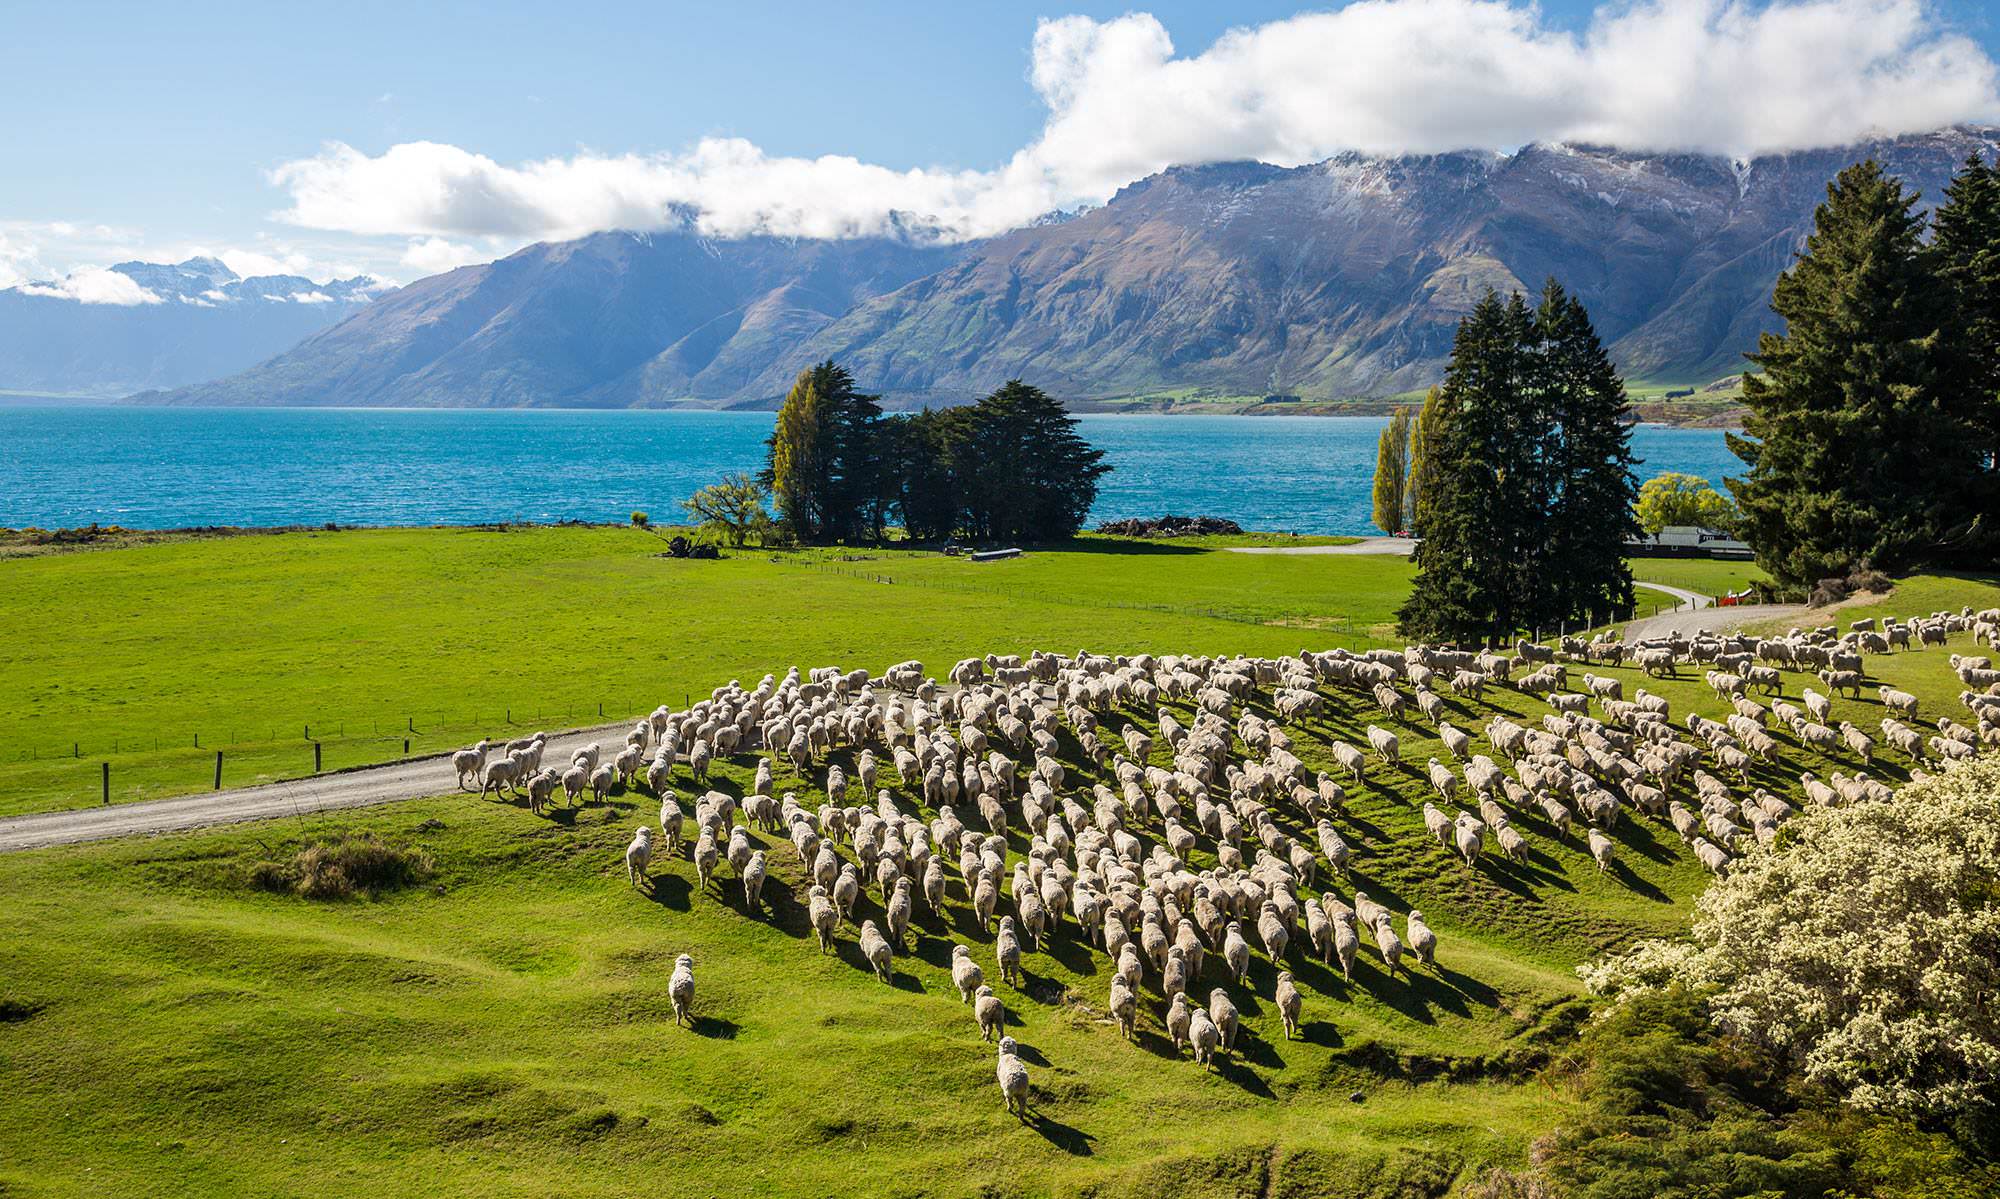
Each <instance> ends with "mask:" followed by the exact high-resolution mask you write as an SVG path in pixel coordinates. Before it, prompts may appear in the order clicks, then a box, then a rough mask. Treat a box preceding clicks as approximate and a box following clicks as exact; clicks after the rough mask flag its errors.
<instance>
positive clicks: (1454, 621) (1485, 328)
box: [1396, 290, 1533, 641]
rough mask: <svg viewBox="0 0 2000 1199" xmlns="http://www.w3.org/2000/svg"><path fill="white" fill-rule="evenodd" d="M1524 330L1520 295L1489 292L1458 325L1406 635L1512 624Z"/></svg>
mask: <svg viewBox="0 0 2000 1199" xmlns="http://www.w3.org/2000/svg"><path fill="white" fill-rule="evenodd" d="M1532 324H1533V322H1532V319H1531V318H1530V317H1529V315H1528V312H1527V307H1526V305H1524V304H1523V303H1522V302H1521V299H1520V297H1519V296H1518V295H1516V296H1515V297H1514V298H1513V300H1512V301H1511V302H1503V301H1502V300H1501V299H1500V297H1499V294H1498V293H1497V292H1494V291H1491V290H1489V291H1488V292H1487V293H1486V295H1485V296H1483V297H1482V298H1481V299H1480V301H1479V303H1478V304H1477V305H1475V306H1474V307H1473V310H1472V312H1471V314H1470V315H1468V316H1467V317H1466V318H1465V320H1464V321H1463V322H1461V323H1460V325H1459V327H1458V334H1457V337H1456V338H1455V340H1454V341H1453V343H1452V351H1451V359H1450V361H1449V363H1448V364H1447V365H1446V367H1445V377H1444V382H1443V384H1441V385H1440V387H1439V389H1438V403H1437V409H1436V413H1435V422H1434V427H1432V428H1430V429H1428V430H1426V438H1425V443H1424V477H1423V480H1422V491H1421V493H1420V494H1419V496H1418V500H1417V503H1418V509H1417V527H1416V529H1415V532H1416V535H1417V537H1418V538H1419V539H1420V540H1419V541H1418V543H1417V549H1416V553H1415V554H1413V555H1412V558H1413V559H1414V561H1415V562H1416V564H1417V575H1416V579H1415V580H1414V582H1413V583H1412V585H1411V590H1410V596H1409V598H1408V599H1407V600H1405V601H1404V603H1403V606H1402V607H1401V608H1400V609H1398V611H1397V614H1396V615H1397V621H1398V624H1399V625H1400V627H1401V628H1402V629H1403V631H1404V632H1405V633H1406V634H1407V635H1410V636H1413V637H1420V638H1423V639H1426V640H1442V641H1481V640H1484V639H1486V638H1488V637H1491V636H1494V635H1497V634H1500V633H1504V632H1506V631H1510V630H1512V629H1514V628H1515V627H1517V625H1518V623H1519V622H1518V613H1517V611H1516V608H1517V603H1518V598H1519V594H1520V590H1521V588H1520V581H1519V574H1520V572H1521V570H1522V563H1521V554H1522V551H1523V550H1524V549H1525V545H1524V540H1525V538H1524V536H1523V532H1524V530H1523V526H1524V524H1525V516H1526V514H1524V513H1522V512H1521V511H1520V510H1519V509H1518V507H1515V506H1514V500H1515V499H1516V498H1517V493H1518V492H1519V491H1520V489H1521V487H1522V484H1523V481H1524V478H1523V472H1521V471H1520V470H1518V469H1517V467H1518V465H1519V463H1520V461H1521V459H1520V444H1521V440H1522V438H1521V435H1520V434H1521V425H1520V422H1519V420H1518V416H1517V414H1516V413H1515V412H1514V411H1513V407H1514V403H1515V400H1516V398H1517V396H1518V394H1519V392H1520V389H1521V384H1522V382H1523V379H1524V377H1525V375H1526V373H1527V372H1526V369H1525V366H1526V363H1525V358H1526V354H1525V352H1524V348H1523V347H1524V346H1525V344H1526V342H1527V340H1528V336H1527V335H1528V333H1529V332H1530V331H1531V329H1532Z"/></svg>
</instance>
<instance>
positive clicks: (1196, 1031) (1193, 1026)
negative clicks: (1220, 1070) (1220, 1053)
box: [1188, 1008, 1222, 1069]
mask: <svg viewBox="0 0 2000 1199" xmlns="http://www.w3.org/2000/svg"><path fill="white" fill-rule="evenodd" d="M1221 1044H1222V1030H1221V1029H1219V1028H1217V1027H1216V1026H1215V1021H1214V1020H1213V1019H1211V1018H1210V1016H1209V1014H1208V1011H1207V1009H1205V1008H1195V1009H1194V1010H1193V1011H1192V1012H1190V1013H1189V1015H1188V1046H1189V1048H1190V1049H1191V1050H1193V1052H1194V1060H1195V1062H1196V1064H1197V1065H1200V1066H1201V1067H1202V1068H1204V1069H1208V1068H1210V1067H1212V1066H1213V1065H1214V1063H1215V1051H1216V1049H1217V1047H1219V1046H1220V1045H1221Z"/></svg>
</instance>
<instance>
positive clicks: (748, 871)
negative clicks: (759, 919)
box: [743, 849, 764, 913]
mask: <svg viewBox="0 0 2000 1199" xmlns="http://www.w3.org/2000/svg"><path fill="white" fill-rule="evenodd" d="M743 910H744V911H746V912H752V913H755V912H761V911H763V910H764V851H763V850H761V849H760V850H757V851H755V852H754V853H752V854H751V855H750V860H749V861H748V862H746V863H744V866H743Z"/></svg>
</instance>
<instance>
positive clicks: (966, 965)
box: [951, 945, 986, 1003]
mask: <svg viewBox="0 0 2000 1199" xmlns="http://www.w3.org/2000/svg"><path fill="white" fill-rule="evenodd" d="M985 983H986V972H985V971H983V970H981V969H980V968H979V963H978V962H975V961H973V960H972V951H971V950H970V949H967V948H966V947H965V946H963V945H954V946H952V947H951V985H952V986H954V987H957V988H958V1001H959V1002H960V1003H964V1002H965V1001H966V1000H968V999H970V998H971V997H972V995H973V994H974V992H976V991H979V990H980V989H981V988H982V987H984V985H985Z"/></svg>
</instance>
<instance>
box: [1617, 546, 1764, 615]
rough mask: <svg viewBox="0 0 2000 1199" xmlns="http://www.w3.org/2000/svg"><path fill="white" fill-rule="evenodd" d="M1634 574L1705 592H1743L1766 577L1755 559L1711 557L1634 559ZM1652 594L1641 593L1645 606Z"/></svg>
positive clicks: (1652, 581)
mask: <svg viewBox="0 0 2000 1199" xmlns="http://www.w3.org/2000/svg"><path fill="white" fill-rule="evenodd" d="M1631 563H1632V577H1633V578H1634V579H1638V580H1641V581H1643V582H1648V583H1665V584H1666V585H1668V586H1669V587H1684V588H1686V589H1687V590H1689V591H1698V592H1700V593H1701V594H1703V595H1721V594H1723V593H1725V592H1738V593H1740V592H1742V591H1744V590H1746V589H1747V588H1748V587H1749V586H1750V584H1751V583H1753V582H1755V581H1757V580H1760V579H1764V578H1766V576H1765V574H1764V571H1763V570H1762V568H1760V567H1759V566H1758V565H1757V564H1756V563H1755V562H1728V561H1723V560H1721V559H1708V558H1633V559H1631ZM1648 598H1649V597H1648V596H1646V595H1644V594H1641V595H1640V597H1639V599H1640V604H1641V606H1642V607H1643V606H1644V605H1645V601H1646V600H1647V599H1648Z"/></svg>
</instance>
